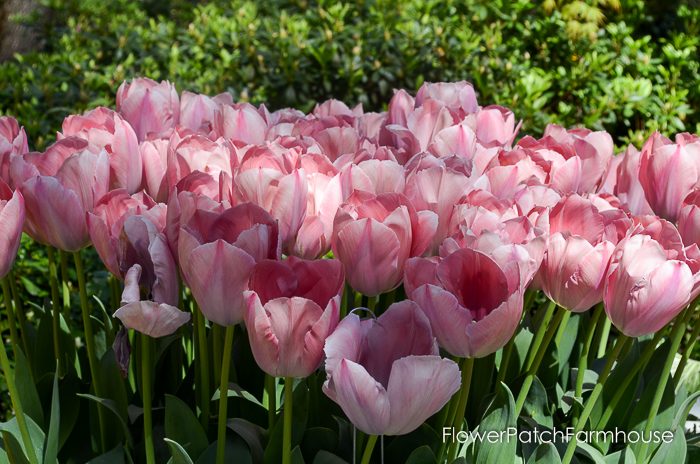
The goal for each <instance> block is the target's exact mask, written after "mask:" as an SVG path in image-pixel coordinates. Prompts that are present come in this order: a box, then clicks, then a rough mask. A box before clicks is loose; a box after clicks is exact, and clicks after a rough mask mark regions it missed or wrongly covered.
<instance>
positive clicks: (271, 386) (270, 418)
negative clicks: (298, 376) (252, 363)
mask: <svg viewBox="0 0 700 464" xmlns="http://www.w3.org/2000/svg"><path fill="white" fill-rule="evenodd" d="M265 390H266V391H267V423H268V429H269V430H270V432H272V427H273V426H274V425H275V416H276V415H277V379H275V377H273V376H271V375H270V374H265Z"/></svg>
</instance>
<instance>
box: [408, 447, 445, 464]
mask: <svg viewBox="0 0 700 464" xmlns="http://www.w3.org/2000/svg"><path fill="white" fill-rule="evenodd" d="M436 460H437V457H435V453H433V450H432V449H431V448H430V446H428V445H423V446H420V447H418V448H416V449H414V450H413V452H412V453H411V455H410V456H409V457H408V459H407V460H406V464H423V463H426V462H435V461H436Z"/></svg>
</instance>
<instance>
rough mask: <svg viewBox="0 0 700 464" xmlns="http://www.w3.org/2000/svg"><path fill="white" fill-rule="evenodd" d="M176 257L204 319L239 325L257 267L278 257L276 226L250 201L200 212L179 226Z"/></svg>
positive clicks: (270, 218) (267, 215)
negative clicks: (256, 265) (218, 209)
mask: <svg viewBox="0 0 700 464" xmlns="http://www.w3.org/2000/svg"><path fill="white" fill-rule="evenodd" d="M178 257H179V261H180V270H181V271H182V277H183V279H184V280H185V282H186V283H187V284H188V286H189V287H190V290H192V295H193V296H194V298H195V300H196V301H197V303H198V304H199V307H200V309H201V310H202V312H203V313H204V315H205V316H206V317H207V318H208V319H209V320H211V321H213V322H216V323H217V324H220V325H223V326H230V325H234V324H237V323H239V322H241V321H242V320H243V314H244V310H245V302H244V300H243V292H244V291H245V290H248V279H249V277H250V273H251V272H252V270H253V267H254V266H255V263H256V262H258V261H261V260H263V259H267V258H271V259H276V258H278V257H279V247H278V232H277V223H276V222H275V221H274V220H273V219H272V217H270V215H269V214H268V213H267V212H266V211H265V210H263V209H262V208H260V207H258V206H256V205H253V204H251V203H244V204H241V205H238V206H235V207H233V208H229V209H226V210H224V211H223V212H221V213H218V212H216V211H207V210H199V209H198V210H196V211H194V212H193V213H191V216H190V217H189V220H187V222H181V226H180V234H179V239H178Z"/></svg>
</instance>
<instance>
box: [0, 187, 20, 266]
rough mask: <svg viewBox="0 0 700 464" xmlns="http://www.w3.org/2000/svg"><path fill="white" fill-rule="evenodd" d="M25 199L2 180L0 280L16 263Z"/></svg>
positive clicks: (0, 194) (0, 190)
mask: <svg viewBox="0 0 700 464" xmlns="http://www.w3.org/2000/svg"><path fill="white" fill-rule="evenodd" d="M24 214H25V213H24V198H23V197H22V194H21V193H19V191H14V192H13V191H12V190H10V187H8V186H7V184H6V183H5V182H4V181H3V180H2V179H0V279H2V278H3V277H5V276H6V275H7V273H8V272H10V269H12V263H14V262H15V256H17V250H19V242H20V239H21V238H22V227H23V226H24Z"/></svg>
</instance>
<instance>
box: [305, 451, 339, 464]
mask: <svg viewBox="0 0 700 464" xmlns="http://www.w3.org/2000/svg"><path fill="white" fill-rule="evenodd" d="M312 464H348V462H347V461H346V460H345V459H343V458H340V457H338V456H336V455H335V454H332V453H329V452H328V451H326V450H321V451H319V452H318V454H316V456H315V457H314V460H313V462H312Z"/></svg>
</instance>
